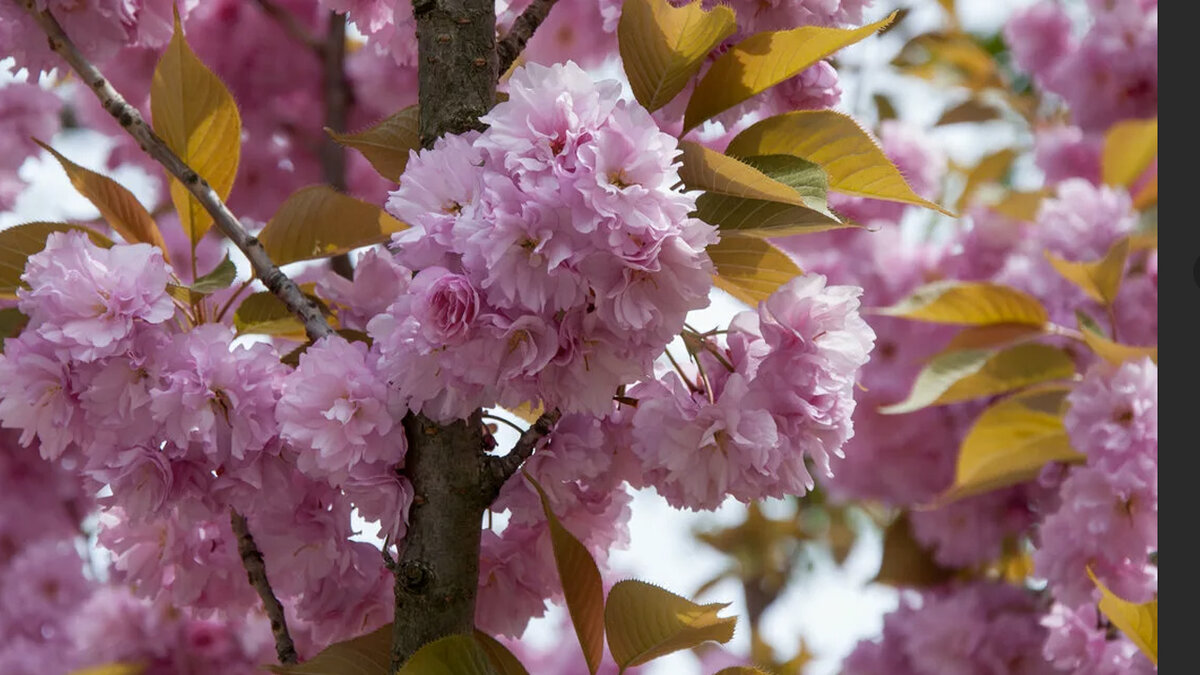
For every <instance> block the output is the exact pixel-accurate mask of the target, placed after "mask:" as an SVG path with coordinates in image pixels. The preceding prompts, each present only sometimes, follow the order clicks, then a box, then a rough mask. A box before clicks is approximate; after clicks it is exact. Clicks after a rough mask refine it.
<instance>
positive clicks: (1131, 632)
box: [1087, 567, 1158, 668]
mask: <svg viewBox="0 0 1200 675" xmlns="http://www.w3.org/2000/svg"><path fill="white" fill-rule="evenodd" d="M1087 573H1088V576H1089V577H1091V579H1092V583H1094V584H1096V588H1099V589H1100V611H1101V612H1103V613H1104V616H1107V617H1108V620H1109V621H1111V622H1112V623H1113V625H1114V626H1116V627H1117V628H1118V629H1119V630H1120V631H1121V632H1122V633H1124V634H1125V637H1127V638H1129V639H1130V640H1131V641H1132V642H1133V644H1135V645H1137V647H1138V649H1140V650H1142V653H1143V654H1145V655H1146V657H1147V658H1149V659H1150V662H1151V663H1153V664H1154V666H1155V667H1156V668H1157V667H1158V598H1157V597H1156V598H1154V599H1153V600H1151V601H1150V602H1143V603H1142V604H1140V605H1135V604H1133V603H1132V602H1129V601H1128V600H1123V599H1121V598H1120V597H1118V596H1117V595H1116V594H1114V593H1113V592H1112V591H1110V590H1108V588H1107V587H1106V586H1105V585H1104V584H1103V583H1102V582H1101V581H1100V580H1099V579H1097V578H1096V575H1095V574H1094V573H1093V572H1092V569H1091V567H1088V570H1087Z"/></svg>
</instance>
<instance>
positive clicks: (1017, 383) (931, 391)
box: [879, 342, 1075, 415]
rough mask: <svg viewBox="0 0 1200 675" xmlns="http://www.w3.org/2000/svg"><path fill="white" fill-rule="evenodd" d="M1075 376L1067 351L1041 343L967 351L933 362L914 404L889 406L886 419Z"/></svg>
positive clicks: (917, 386)
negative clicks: (933, 406)
mask: <svg viewBox="0 0 1200 675" xmlns="http://www.w3.org/2000/svg"><path fill="white" fill-rule="evenodd" d="M1074 374H1075V362H1074V361H1072V360H1071V357H1070V355H1068V354H1067V353H1066V352H1064V351H1063V350H1061V349H1059V348H1057V347H1051V346H1050V345H1044V344H1040V343H1036V342H1034V343H1026V344H1019V345H1015V346H1012V347H1008V348H1007V349H1002V350H1000V351H992V350H987V349H963V350H959V351H953V352H943V353H941V354H939V355H937V356H935V357H934V358H932V359H930V361H929V363H927V364H926V365H925V367H924V368H923V369H921V372H920V373H919V374H918V375H917V379H916V381H915V382H914V383H913V388H912V391H911V392H910V393H909V395H908V398H906V399H905V400H904V401H901V402H900V403H896V404H894V405H889V406H884V407H882V408H880V409H879V412H881V413H884V414H885V415H895V414H900V413H907V412H912V411H914V410H920V409H921V408H925V407H928V406H931V405H943V404H946V403H955V402H957V401H966V400H970V399H974V398H983V397H985V396H993V395H995V394H1003V393H1004V392H1006V391H1012V390H1014V389H1020V388H1021V387H1027V386H1029V385H1033V384H1038V383H1039V382H1046V381H1050V380H1060V379H1066V378H1069V377H1071V376H1072V375H1074Z"/></svg>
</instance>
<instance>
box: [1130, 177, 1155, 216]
mask: <svg viewBox="0 0 1200 675" xmlns="http://www.w3.org/2000/svg"><path fill="white" fill-rule="evenodd" d="M1157 203H1158V174H1157V173H1156V174H1154V176H1152V177H1151V178H1150V180H1149V181H1148V182H1147V183H1146V184H1145V185H1144V186H1142V189H1141V190H1139V191H1138V193H1137V195H1135V196H1134V198H1133V208H1135V209H1137V210H1138V211H1145V210H1146V209H1148V208H1150V207H1151V206H1154V205H1155V204H1157Z"/></svg>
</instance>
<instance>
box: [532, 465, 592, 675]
mask: <svg viewBox="0 0 1200 675" xmlns="http://www.w3.org/2000/svg"><path fill="white" fill-rule="evenodd" d="M522 473H524V474H525V480H528V481H529V483H530V484H531V485H533V488H534V489H535V490H537V493H538V496H539V497H541V500H542V511H544V512H545V514H546V520H547V521H548V522H549V523H550V541H551V542H552V543H553V545H554V563H555V565H557V567H558V578H559V580H560V581H562V587H563V595H564V596H566V600H567V610H568V611H569V612H570V613H571V623H573V624H574V625H575V634H576V635H577V636H578V637H579V645H580V646H581V647H582V648H583V658H584V660H586V661H587V665H588V671H590V672H591V673H592V675H595V673H596V670H597V669H598V668H599V667H600V660H601V659H602V658H604V582H603V581H602V580H601V578H600V569H599V568H598V567H596V561H595V560H593V559H592V554H591V553H588V550H587V548H585V547H584V545H583V544H582V543H580V541H579V540H578V539H576V538H575V535H573V534H571V533H570V531H568V530H567V528H565V527H563V526H562V523H560V522H559V521H558V518H557V517H556V516H555V515H554V511H552V510H551V509H550V499H549V497H547V496H546V491H545V490H543V489H542V486H541V485H539V484H538V482H537V481H536V480H534V478H533V476H531V475H529V474H528V473H527V472H524V471H522Z"/></svg>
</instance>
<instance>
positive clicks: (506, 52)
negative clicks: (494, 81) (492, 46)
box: [496, 0, 596, 73]
mask: <svg viewBox="0 0 1200 675" xmlns="http://www.w3.org/2000/svg"><path fill="white" fill-rule="evenodd" d="M554 3H555V0H533V3H532V4H530V5H529V7H526V8H525V11H524V12H522V13H521V16H519V17H517V20H516V21H514V22H513V25H512V29H510V30H509V31H508V34H507V35H505V36H504V39H503V40H501V41H500V42H499V43H498V44H497V45H496V54H497V56H498V57H499V60H500V72H501V73H503V72H505V71H507V70H508V68H509V66H511V65H512V64H513V62H514V61H516V60H517V57H518V56H520V55H521V52H522V51H523V50H524V49H525V43H526V42H529V38H531V37H533V32H534V31H536V30H537V27H538V26H540V25H542V22H543V21H545V20H546V15H548V14H550V10H551V9H553V8H554ZM583 30H587V28H583ZM592 30H596V27H595V26H593V27H592Z"/></svg>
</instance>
